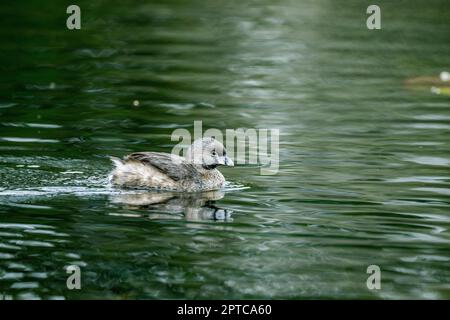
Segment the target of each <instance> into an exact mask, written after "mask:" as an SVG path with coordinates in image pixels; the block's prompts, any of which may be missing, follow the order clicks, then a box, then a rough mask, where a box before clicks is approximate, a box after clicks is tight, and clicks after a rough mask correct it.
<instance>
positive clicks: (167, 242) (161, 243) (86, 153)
mask: <svg viewBox="0 0 450 320" xmlns="http://www.w3.org/2000/svg"><path fill="white" fill-rule="evenodd" d="M78 4H79V5H80V7H81V10H82V30H80V31H68V30H67V29H66V28H65V19H66V17H67V15H66V14H65V7H63V4H60V3H59V2H58V1H46V2H45V3H43V2H42V1H27V2H26V3H23V2H8V3H6V2H5V3H1V4H0V12H1V13H2V27H1V28H0V37H1V40H2V41H1V42H2V49H1V52H0V57H1V58H0V59H1V62H2V63H1V67H0V68H1V80H0V92H1V94H0V164H1V165H0V294H3V295H10V296H11V297H12V298H13V299H20V298H22V299H33V298H42V299H78V298H111V299H118V298H121V299H126V298H128V299H131V298H163V299H166V298H195V299H200V298H205V299H211V298H289V299H290V298H293V299H305V298H375V299H378V298H395V299H399V298H419V299H422V298H423V299H434V298H450V271H449V260H450V254H449V252H450V250H449V249H450V232H449V227H450V198H449V196H450V188H449V185H450V171H449V167H450V152H449V146H450V134H449V129H450V124H449V123H450V122H449V120H450V108H449V106H450V105H449V97H448V96H446V95H445V94H435V93H433V92H431V91H430V89H429V87H427V86H425V89H423V88H418V89H415V88H411V87H409V86H408V85H405V83H408V80H407V79H411V78H416V77H435V76H437V75H438V74H439V72H441V71H444V70H447V71H448V70H449V68H450V60H449V57H450V46H449V43H448V39H449V35H450V32H449V30H450V29H449V21H450V14H449V13H450V10H449V3H448V1H413V2H411V1H408V3H406V2H405V1H399V2H395V3H392V2H389V1H379V2H378V4H379V5H380V7H381V8H382V30H381V31H369V30H367V28H366V27H365V19H366V16H367V15H366V14H365V10H366V8H367V6H368V5H369V4H371V3H369V2H367V3H365V2H364V1H363V2H361V1H347V2H345V4H344V3H341V4H338V3H337V2H335V1H331V0H320V1H312V0H310V1H293V0H292V1H288V0H286V1H276V2H273V1H268V0H264V1H258V2H256V1H248V2H247V1H229V0H227V1H214V3H212V2H211V3H210V2H208V3H205V2H204V1H189V2H186V1H161V2H159V3H156V2H155V3H142V2H139V1H120V2H115V3H114V4H111V3H110V2H109V1H96V2H95V3H92V2H91V1H79V3H78ZM419 79H421V78H419ZM134 101H139V105H138V106H135V104H136V103H134ZM194 120H202V121H203V125H204V128H208V127H214V128H219V129H221V130H224V129H226V128H239V127H245V128H279V129H280V132H281V135H280V169H279V173H278V174H277V175H275V176H262V175H260V174H259V168H258V167H255V166H246V165H240V166H236V167H234V168H225V169H223V170H222V172H223V173H224V175H225V176H226V177H227V179H228V180H229V183H230V184H229V185H228V186H227V188H226V190H225V191H222V192H217V193H212V194H211V193H210V194H203V195H177V194H164V193H163V194H161V193H149V192H145V191H142V190H135V191H121V190H117V189H113V188H111V187H109V186H108V185H107V175H108V172H109V171H110V169H111V163H110V161H109V160H108V156H111V155H113V156H120V157H121V156H123V155H125V154H127V153H129V152H133V151H142V150H153V151H165V152H170V150H171V148H172V146H173V145H174V143H175V142H171V141H170V134H171V133H172V131H173V130H174V129H176V128H186V129H188V130H192V128H193V122H194ZM74 264H75V265H79V266H80V268H81V272H82V289H81V290H68V289H67V288H66V279H67V277H68V274H67V273H66V271H65V267H66V266H68V265H74ZM371 264H375V265H378V266H379V267H380V268H381V272H382V278H381V281H382V289H381V290H369V289H368V288H367V287H366V279H367V277H368V274H367V273H366V269H367V267H368V266H369V265H371Z"/></svg>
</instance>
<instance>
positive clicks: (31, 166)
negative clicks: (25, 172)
mask: <svg viewBox="0 0 450 320" xmlns="http://www.w3.org/2000/svg"><path fill="white" fill-rule="evenodd" d="M40 167H41V166H39V165H37V164H29V165H27V168H40Z"/></svg>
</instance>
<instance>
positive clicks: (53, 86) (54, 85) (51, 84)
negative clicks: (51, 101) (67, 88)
mask: <svg viewBox="0 0 450 320" xmlns="http://www.w3.org/2000/svg"><path fill="white" fill-rule="evenodd" d="M48 88H49V89H50V90H54V89H55V88H56V83H54V82H50V85H49V86H48Z"/></svg>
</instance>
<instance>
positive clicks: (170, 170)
mask: <svg viewBox="0 0 450 320" xmlns="http://www.w3.org/2000/svg"><path fill="white" fill-rule="evenodd" d="M124 161H138V162H140V163H142V164H145V165H148V166H152V167H154V168H156V169H158V170H159V171H161V172H162V173H164V174H166V175H167V176H169V177H170V178H171V179H173V180H175V181H179V180H183V179H186V178H190V179H193V178H195V177H196V176H197V175H198V172H197V170H196V168H195V167H194V166H193V165H192V164H191V163H188V162H186V160H185V159H184V158H182V157H178V156H174V155H172V154H170V153H161V152H135V153H132V154H129V155H128V156H126V157H125V159H124Z"/></svg>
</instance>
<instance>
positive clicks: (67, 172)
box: [61, 171, 83, 174]
mask: <svg viewBox="0 0 450 320" xmlns="http://www.w3.org/2000/svg"><path fill="white" fill-rule="evenodd" d="M78 173H83V172H82V171H64V172H61V174H78Z"/></svg>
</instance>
